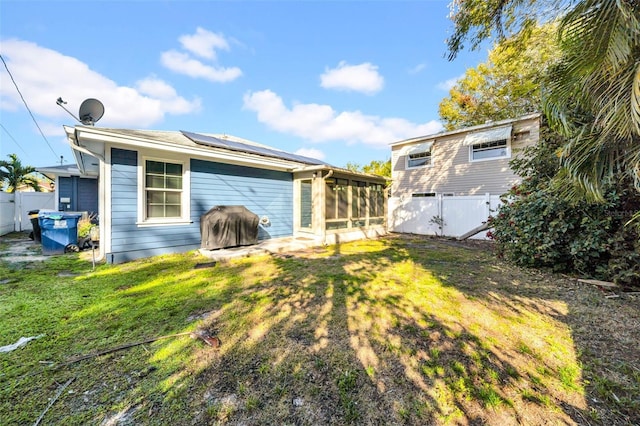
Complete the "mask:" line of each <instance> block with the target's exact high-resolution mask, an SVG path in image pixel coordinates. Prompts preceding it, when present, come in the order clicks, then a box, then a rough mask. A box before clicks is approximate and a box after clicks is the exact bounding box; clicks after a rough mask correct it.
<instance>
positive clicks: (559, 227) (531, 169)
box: [488, 140, 640, 287]
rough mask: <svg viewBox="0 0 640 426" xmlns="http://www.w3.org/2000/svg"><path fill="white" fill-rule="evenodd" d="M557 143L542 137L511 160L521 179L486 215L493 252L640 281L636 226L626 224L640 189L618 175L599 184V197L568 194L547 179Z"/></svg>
mask: <svg viewBox="0 0 640 426" xmlns="http://www.w3.org/2000/svg"><path fill="white" fill-rule="evenodd" d="M557 146H558V141H557V140H545V141H542V142H541V143H540V144H539V145H538V146H536V147H532V148H529V149H528V152H527V154H528V157H523V158H520V159H518V160H514V161H512V167H513V168H514V170H516V172H517V173H518V174H520V175H521V176H523V181H522V184H520V185H517V186H514V187H513V188H511V190H510V191H509V192H508V193H507V194H504V195H503V197H502V201H503V206H502V207H501V208H500V210H499V212H498V214H497V215H496V216H493V217H491V218H490V219H489V221H490V224H491V226H492V228H493V230H492V231H490V232H489V233H488V236H489V237H490V238H492V239H493V240H494V241H495V242H496V250H497V253H498V255H499V256H501V257H503V258H504V259H506V260H508V261H511V262H513V263H515V264H518V265H521V266H527V267H535V268H549V269H551V270H553V271H556V272H568V273H576V274H579V275H581V276H583V277H585V278H595V279H600V280H606V281H613V282H615V283H617V284H619V285H622V286H628V287H631V286H633V287H640V242H639V238H640V232H639V227H638V224H637V223H636V224H628V222H629V221H630V220H631V218H632V216H633V214H635V213H636V212H638V211H639V210H640V193H638V191H637V190H636V189H635V188H634V187H633V185H632V182H630V181H629V180H627V179H625V178H620V179H619V180H618V181H615V182H609V183H608V184H606V185H604V187H605V189H604V191H603V195H604V199H605V201H604V202H599V203H597V202H589V201H587V200H586V199H583V200H578V201H575V200H574V201H569V200H567V199H566V198H564V197H563V196H561V195H560V193H559V192H558V191H556V190H554V188H553V187H551V186H550V185H549V182H550V181H551V178H552V177H553V176H555V173H557V171H558V166H557V164H556V163H557V157H556V156H555V155H554V152H555V149H556V148H557Z"/></svg>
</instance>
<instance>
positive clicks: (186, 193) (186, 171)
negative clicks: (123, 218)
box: [136, 151, 191, 227]
mask: <svg viewBox="0 0 640 426" xmlns="http://www.w3.org/2000/svg"><path fill="white" fill-rule="evenodd" d="M147 160H150V161H159V162H163V163H172V164H180V165H182V191H181V196H180V203H181V206H180V207H181V212H180V217H179V218H166V219H164V218H163V219H158V218H153V219H148V218H147V212H146V210H147V209H146V202H145V176H144V173H145V164H146V161H147ZM137 174H138V185H137V189H136V198H137V203H138V206H137V207H138V208H137V210H138V211H137V213H138V214H137V218H138V220H137V221H136V225H137V226H145V227H148V226H171V225H185V224H189V223H191V159H190V158H187V159H184V157H181V156H180V155H178V154H177V153H176V154H173V155H171V154H169V153H164V152H163V153H162V154H161V156H159V155H158V153H150V152H148V151H147V152H144V151H138V167H137Z"/></svg>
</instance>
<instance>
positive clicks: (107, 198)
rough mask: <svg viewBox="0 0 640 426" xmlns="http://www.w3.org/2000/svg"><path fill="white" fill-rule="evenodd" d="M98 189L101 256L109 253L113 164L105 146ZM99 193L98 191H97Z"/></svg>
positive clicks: (108, 147)
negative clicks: (99, 196)
mask: <svg viewBox="0 0 640 426" xmlns="http://www.w3.org/2000/svg"><path fill="white" fill-rule="evenodd" d="M100 165H101V168H100V178H101V179H102V180H101V182H100V188H101V189H102V191H101V192H102V195H103V197H104V198H103V200H104V203H101V202H100V201H98V210H99V211H100V251H101V252H102V255H103V256H106V254H107V253H111V247H112V244H111V216H112V213H111V211H112V206H111V178H112V173H111V169H112V167H113V164H112V162H111V146H110V145H108V144H105V152H104V161H101V162H100ZM99 192H100V191H99Z"/></svg>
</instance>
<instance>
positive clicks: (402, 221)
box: [388, 194, 500, 239]
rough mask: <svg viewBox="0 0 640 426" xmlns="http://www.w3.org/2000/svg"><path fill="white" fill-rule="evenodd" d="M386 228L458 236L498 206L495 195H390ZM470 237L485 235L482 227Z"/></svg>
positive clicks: (474, 226)
mask: <svg viewBox="0 0 640 426" xmlns="http://www.w3.org/2000/svg"><path fill="white" fill-rule="evenodd" d="M388 206H389V230H390V231H392V232H401V233H409V234H422V235H443V236H447V237H459V236H461V235H464V234H466V233H467V232H469V231H471V230H472V229H474V228H476V227H478V226H480V225H482V224H483V223H485V222H486V221H487V219H488V218H489V216H491V215H495V214H496V211H497V210H498V207H499V206H500V197H499V196H498V195H490V194H485V195H469V196H459V197H444V196H442V195H440V194H439V195H437V196H436V197H407V198H399V197H390V198H389V203H388ZM471 238H476V239H486V231H483V232H480V233H478V234H476V235H474V236H472V237H471Z"/></svg>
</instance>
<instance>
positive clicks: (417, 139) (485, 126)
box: [389, 112, 542, 148]
mask: <svg viewBox="0 0 640 426" xmlns="http://www.w3.org/2000/svg"><path fill="white" fill-rule="evenodd" d="M541 115H542V114H540V113H539V112H536V113H533V114H527V115H523V116H521V117H517V118H509V119H506V120H500V121H489V122H487V123H483V124H479V125H476V126H470V127H463V128H460V129H455V130H449V131H446V132H440V133H433V134H431V135H425V136H418V137H415V138H411V139H404V140H401V141H397V142H392V143H391V144H389V145H390V146H391V147H392V148H393V147H396V146H399V145H406V144H410V143H415V142H421V141H424V140H426V139H436V138H442V137H444V136H451V135H456V134H460V133H469V132H476V131H478V130H485V129H489V128H492V127H498V126H504V125H507V124H512V123H517V122H519V121H525V120H531V119H534V118H539V117H540V116H541Z"/></svg>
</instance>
